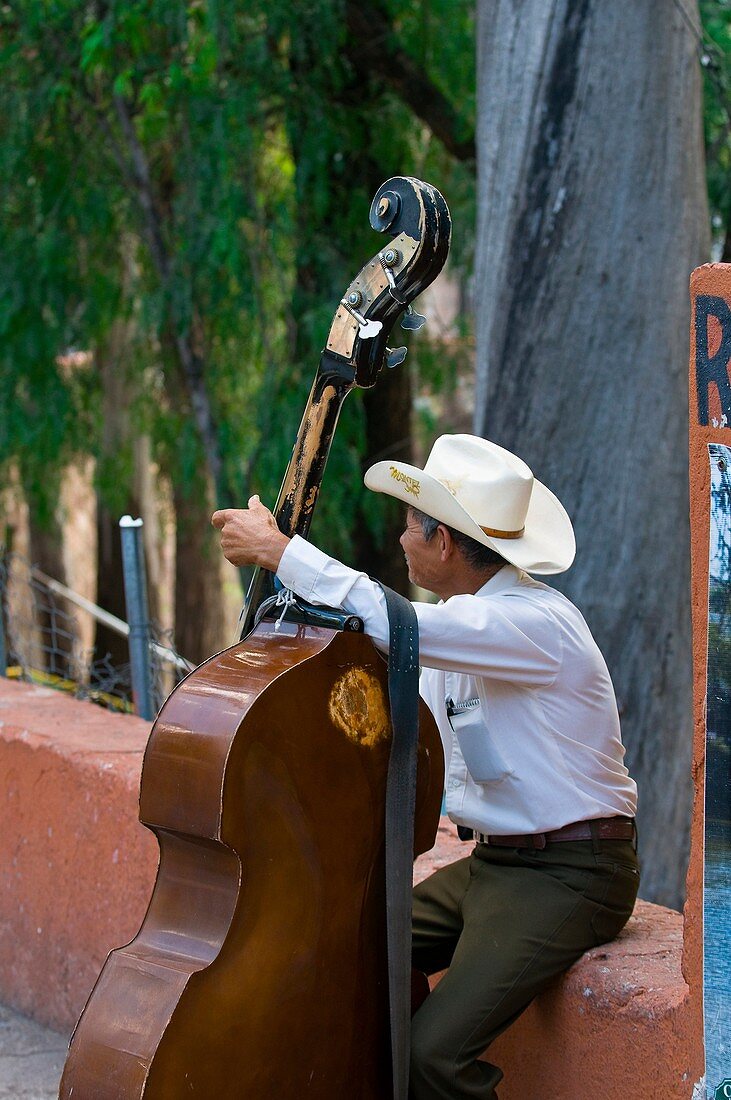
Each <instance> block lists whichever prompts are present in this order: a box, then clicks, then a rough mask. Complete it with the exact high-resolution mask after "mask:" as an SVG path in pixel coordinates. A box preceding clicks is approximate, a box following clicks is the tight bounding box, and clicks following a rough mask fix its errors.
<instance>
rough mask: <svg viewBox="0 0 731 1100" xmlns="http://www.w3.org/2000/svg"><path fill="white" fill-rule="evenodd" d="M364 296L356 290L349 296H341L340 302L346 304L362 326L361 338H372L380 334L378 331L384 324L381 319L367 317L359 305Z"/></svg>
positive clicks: (352, 315)
mask: <svg viewBox="0 0 731 1100" xmlns="http://www.w3.org/2000/svg"><path fill="white" fill-rule="evenodd" d="M362 300H363V298H362V295H361V293H360V291H358V290H355V291H353V293H352V294H349V295H348V297H347V298H341V299H340V304H341V305H342V306H345V308H346V309H347V311H348V313H349V314H350V315H351V317H355V319H356V321H357V322H358V326H359V328H360V338H361V340H372V339H373V337H374V336H378V333H379V332H380V331H381V329H382V328H383V324H382V323H381V322H380V321H369V320H368V318H367V317H364V316H363V314H362V313H361V312H360V310H359V309H358V306H359V305H360V303H361V302H362Z"/></svg>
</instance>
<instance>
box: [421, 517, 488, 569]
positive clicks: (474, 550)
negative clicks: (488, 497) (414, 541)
mask: <svg viewBox="0 0 731 1100" xmlns="http://www.w3.org/2000/svg"><path fill="white" fill-rule="evenodd" d="M409 507H410V508H411V512H412V514H413V516H414V518H415V519H417V520H418V521H419V523H420V524H421V530H422V532H423V535H424V541H425V542H430V541H431V540H432V539H433V538H434V535H435V534H436V530H437V527H438V526H439V524H440V523H441V520H438V519H434V517H433V516H428V515H427V514H426V512H420V511H419V509H418V508H414V507H413V505H410V506H409ZM442 526H444V527H446V528H447V530H448V531H449V533H450V535H451V536H452V538H453V539H454V541H455V542H456V544H457V547H458V548H459V550H460V552H461V554H462V556H463V557H464V558H465V560H466V561H467V562H469V564H470V565H471V566H473V568H475V569H486V568H487V567H488V566H490V565H507V564H508V563H507V562H506V560H505V558H504V557H503V556H502V554H498V552H497V550H493V549H492V548H491V547H490V546H484V545H483V544H482V543H481V542H478V541H477V539H473V538H470V536H469V535H465V534H464V533H463V532H462V531H455V529H454V527H449V526H448V524H446V523H445V524H443V525H442Z"/></svg>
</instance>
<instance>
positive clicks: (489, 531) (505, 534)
mask: <svg viewBox="0 0 731 1100" xmlns="http://www.w3.org/2000/svg"><path fill="white" fill-rule="evenodd" d="M480 530H481V531H484V532H485V534H486V535H492V537H493V538H494V539H519V538H520V536H521V535H522V534H523V533H524V531H525V527H521V529H520V531H498V530H497V528H496V527H482V526H480Z"/></svg>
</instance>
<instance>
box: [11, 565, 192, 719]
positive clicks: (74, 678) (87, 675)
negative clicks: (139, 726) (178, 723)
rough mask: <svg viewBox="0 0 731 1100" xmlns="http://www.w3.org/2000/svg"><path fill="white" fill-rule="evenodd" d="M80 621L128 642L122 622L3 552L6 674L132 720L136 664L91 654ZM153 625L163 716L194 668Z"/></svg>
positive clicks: (153, 681)
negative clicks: (82, 617) (175, 689)
mask: <svg viewBox="0 0 731 1100" xmlns="http://www.w3.org/2000/svg"><path fill="white" fill-rule="evenodd" d="M80 615H88V616H91V618H92V619H94V620H96V621H97V622H102V623H104V624H105V625H106V626H107V627H109V628H111V629H112V630H115V631H116V632H117V633H119V634H121V635H126V636H128V637H129V633H130V632H129V627H128V625H127V623H125V622H124V621H123V620H121V619H118V618H116V617H115V616H113V615H111V614H109V613H108V612H105V611H104V610H103V609H102V608H99V607H97V606H96V605H95V604H94V603H92V602H91V601H90V600H87V599H85V598H84V597H82V596H80V595H79V594H78V593H75V592H73V591H72V590H71V589H69V588H67V587H66V586H65V585H63V584H61V583H60V582H58V581H56V580H55V579H54V578H52V577H48V576H46V574H44V573H43V572H42V571H41V570H40V569H38V568H37V567H35V566H33V565H32V564H31V563H30V562H29V561H28V560H27V559H26V558H25V557H23V556H22V555H21V554H18V553H14V552H10V551H7V550H4V549H3V548H2V547H0V674H1V673H3V672H4V674H5V675H6V676H8V677H9V678H11V679H17V680H25V681H28V682H31V683H35V684H41V685H43V686H46V687H51V688H55V689H57V690H59V691H63V692H66V693H67V694H69V695H72V696H74V697H75V698H77V699H88V700H90V701H91V702H94V703H99V704H100V705H102V706H105V707H108V708H110V709H112V710H118V711H125V712H128V713H134V711H135V706H134V702H133V696H134V690H133V689H134V685H133V680H132V669H131V662H130V661H129V660H128V661H126V662H124V663H122V664H119V663H116V664H115V663H113V662H112V659H111V657H110V655H109V653H99V652H97V650H96V649H95V647H94V645H91V646H90V645H89V644H88V643H87V642H86V641H85V635H86V637H87V638H88V636H89V634H90V631H89V630H88V629H87V630H86V631H84V630H82V628H81V624H80V619H79V616H80ZM147 625H148V638H149V645H148V646H147V647H146V651H147V659H148V663H149V680H150V688H151V704H152V707H153V709H154V711H157V710H158V709H159V708H160V706H161V705H162V703H163V702H164V700H165V699H166V698H167V696H168V695H169V693H170V691H171V690H172V688H173V687H174V686H175V684H176V683H178V682H179V681H180V680H181V679H182V678H183V676H185V675H186V673H187V672H188V670H189V669H190V668H191V667H192V665H191V664H190V662H188V661H186V660H185V658H183V657H181V655H180V654H179V653H177V652H176V651H175V649H174V647H173V643H172V632H171V631H169V630H163V629H161V628H160V627H159V625H157V624H155V623H154V622H150V623H149V624H147ZM92 633H93V632H92Z"/></svg>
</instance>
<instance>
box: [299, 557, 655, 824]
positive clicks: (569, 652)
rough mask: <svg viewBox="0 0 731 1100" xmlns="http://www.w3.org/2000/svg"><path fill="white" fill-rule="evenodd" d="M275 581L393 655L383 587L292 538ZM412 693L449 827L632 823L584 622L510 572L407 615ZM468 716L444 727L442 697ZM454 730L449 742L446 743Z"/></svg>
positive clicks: (606, 686)
mask: <svg viewBox="0 0 731 1100" xmlns="http://www.w3.org/2000/svg"><path fill="white" fill-rule="evenodd" d="M277 575H278V577H279V579H280V581H281V582H282V584H283V585H285V587H287V588H291V589H293V590H294V591H295V592H296V593H297V594H298V595H299V596H301V597H302V599H305V600H308V601H309V602H310V603H314V604H321V605H326V606H330V607H342V608H344V609H345V610H346V611H348V612H350V613H351V614H354V615H358V616H360V617H361V618H362V619H363V622H364V625H365V631H366V633H367V634H369V635H370V637H371V638H373V641H374V642H375V644H376V645H377V646H378V647H379V649H382V650H387V649H388V617H387V614H386V604H385V600H384V597H383V593H382V591H381V589H380V587H379V586H378V585H377V584H376V583H375V582H373V581H372V580H370V578H369V577H367V576H366V575H365V574H364V573H359V572H357V571H356V570H354V569H350V568H348V566H345V565H343V564H342V563H341V562H338V561H336V560H335V559H334V558H331V557H328V556H327V554H324V553H322V551H321V550H318V549H317V548H316V547H314V546H312V545H311V543H308V542H306V541H305V540H304V539H302V538H300V537H299V536H297V537H295V538H294V539H292V541H291V542H290V543H289V545H288V546H287V549H286V550H285V552H284V555H283V556H282V560H281V562H280V565H279V569H278V571H277ZM413 606H414V609H415V611H416V615H417V618H418V621H419V650H420V661H421V665H422V674H421V678H420V690H421V694H422V697H423V698H424V700H425V701H426V703H427V705H428V706H429V709H430V710H431V712H432V714H433V715H434V718H435V720H436V723H437V726H438V727H439V732H440V734H441V738H442V744H443V746H444V761H445V788H446V792H445V793H446V809H447V813H448V814H449V817H450V818H451V819H452V821H454V822H455V823H456V824H457V825H465V826H468V827H470V828H473V829H475V830H476V831H478V832H481V833H492V834H502V835H512V834H525V833H537V832H545V831H548V830H550V829H558V828H560V827H561V826H562V825H566V824H568V823H569V822H573V821H586V820H589V819H591V818H597V817H613V816H615V815H618V814H625V815H627V816H629V817H632V816H634V813H635V810H636V806H637V788H636V786H635V783H634V782H633V780H632V779H631V778H630V776H629V773H628V771H627V769H626V767H625V766H624V763H623V758H624V747H623V745H622V740H621V736H620V730H619V716H618V713H617V704H616V700H615V697H614V689H613V687H612V682H611V680H610V677H609V672H608V670H607V666H606V664H605V662H604V658H603V657H602V655H601V653H600V652H599V649H598V647H597V644H596V642H595V641H594V639H593V637H592V635H591V633H590V631H589V628H588V626H587V625H586V623H585V622H584V619H583V617H582V616H581V614H580V612H579V611H578V610H577V609H576V608H575V607H574V605H573V604H572V603H571V602H570V601H569V600H567V599H566V597H565V596H563V595H561V593H560V592H557V591H556V590H555V589H553V588H550V587H549V586H548V585H546V584H543V583H541V582H540V581H536V580H534V579H533V578H532V577H530V576H528V574H527V573H524V572H522V571H521V570H520V569H517V568H515V567H514V566H512V565H506V566H504V567H503V568H502V569H501V570H500V571H499V572H498V573H496V574H495V575H494V576H493V577H492V578H491V579H490V580H489V581H488V582H487V584H485V585H483V587H482V588H480V589H479V591H478V592H476V593H475V594H474V595H471V594H465V595H458V596H452V597H451V598H450V599H448V600H446V601H445V602H443V603H439V604H430V603H414V605H413ZM448 697H451V699H452V700H453V701H454V702H455V703H456V704H457V705H458V706H459V704H468V705H467V706H464V707H463V708H462V711H461V713H460V714H458V715H457V716H456V717H454V718H453V719H452V723H453V724H454V726H455V730H453V728H452V723H450V720H449V718H448V716H447V707H446V704H445V699H446V698H448ZM455 731H456V732H455Z"/></svg>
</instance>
